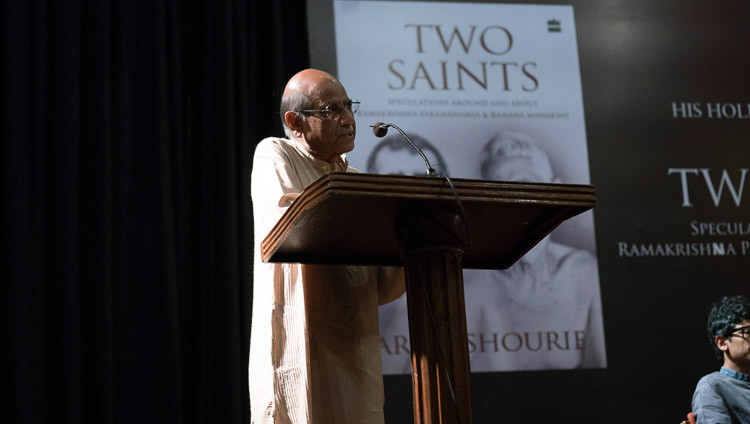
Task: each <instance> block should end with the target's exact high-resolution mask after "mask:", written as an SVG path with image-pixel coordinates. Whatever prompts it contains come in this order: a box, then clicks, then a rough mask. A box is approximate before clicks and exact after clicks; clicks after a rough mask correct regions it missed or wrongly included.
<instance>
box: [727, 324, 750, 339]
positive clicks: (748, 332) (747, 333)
mask: <svg viewBox="0 0 750 424" xmlns="http://www.w3.org/2000/svg"><path fill="white" fill-rule="evenodd" d="M734 333H740V337H742V338H743V339H745V340H750V325H745V326H743V327H737V328H735V329H734V330H732V331H730V332H729V334H727V337H729V336H730V335H732V334H734Z"/></svg>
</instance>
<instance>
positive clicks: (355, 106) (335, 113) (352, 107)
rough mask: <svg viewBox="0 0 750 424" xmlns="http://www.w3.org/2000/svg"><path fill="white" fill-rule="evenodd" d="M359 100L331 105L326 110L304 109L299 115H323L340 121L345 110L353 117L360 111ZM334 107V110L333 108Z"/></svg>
mask: <svg viewBox="0 0 750 424" xmlns="http://www.w3.org/2000/svg"><path fill="white" fill-rule="evenodd" d="M360 103H362V102H360V101H359V100H357V99H349V100H347V101H346V102H344V103H331V104H329V105H326V108H325V109H302V110H298V111H297V112H299V113H322V114H323V115H324V116H325V118H326V119H338V118H340V117H341V113H342V112H343V111H344V109H346V110H348V111H349V112H351V114H352V115H354V114H356V113H357V111H358V110H359V105H360ZM332 107H333V108H332Z"/></svg>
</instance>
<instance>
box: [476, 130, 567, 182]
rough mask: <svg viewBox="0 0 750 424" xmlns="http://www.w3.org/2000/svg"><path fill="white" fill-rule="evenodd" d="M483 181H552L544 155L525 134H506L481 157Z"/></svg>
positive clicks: (487, 146)
mask: <svg viewBox="0 0 750 424" xmlns="http://www.w3.org/2000/svg"><path fill="white" fill-rule="evenodd" d="M480 158H481V159H480V163H479V166H480V170H481V174H482V178H484V179H486V180H497V181H520V182H541V183H549V182H553V180H554V178H553V174H552V165H550V162H549V159H548V158H547V154H546V153H545V152H544V150H542V149H541V148H540V147H539V146H538V145H537V144H536V142H535V141H534V139H533V138H531V137H530V136H528V135H526V134H521V133H517V132H511V131H505V132H503V133H500V134H499V135H497V136H495V137H494V138H493V139H492V140H490V141H489V142H488V143H487V144H486V145H485V146H484V149H483V150H482V153H481V154H480Z"/></svg>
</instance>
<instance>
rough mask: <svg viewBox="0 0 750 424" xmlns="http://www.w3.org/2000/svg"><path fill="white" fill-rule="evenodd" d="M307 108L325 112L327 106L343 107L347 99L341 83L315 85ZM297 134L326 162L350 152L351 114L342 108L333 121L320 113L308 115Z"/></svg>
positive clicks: (328, 80) (353, 129)
mask: <svg viewBox="0 0 750 424" xmlns="http://www.w3.org/2000/svg"><path fill="white" fill-rule="evenodd" d="M310 97H311V98H312V99H313V105H312V107H311V109H315V110H320V109H325V108H326V106H328V105H330V104H339V105H343V104H344V103H346V102H347V101H348V100H349V96H347V94H346V90H344V87H342V86H341V84H339V83H337V82H335V81H332V80H330V79H324V80H322V81H320V82H318V83H317V84H316V85H315V86H314V87H313V88H312V89H311V92H310ZM300 131H301V133H302V139H303V142H304V143H305V144H306V146H305V147H306V148H307V150H308V151H309V152H310V154H312V155H313V156H314V157H316V158H318V159H321V160H324V161H326V162H329V161H330V160H331V159H333V158H334V157H335V156H338V155H341V154H344V153H347V152H350V151H352V149H354V136H355V135H356V132H357V130H356V123H355V121H354V114H353V113H352V112H350V111H349V110H348V109H346V108H344V110H342V112H341V115H340V116H339V117H338V118H337V119H328V118H326V116H325V114H323V113H317V112H314V113H308V114H307V116H306V119H305V120H304V121H302V122H301V126H300Z"/></svg>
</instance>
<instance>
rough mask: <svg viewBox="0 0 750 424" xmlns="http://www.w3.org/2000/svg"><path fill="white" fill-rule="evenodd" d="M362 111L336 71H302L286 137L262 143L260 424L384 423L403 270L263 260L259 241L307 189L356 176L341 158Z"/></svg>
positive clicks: (290, 98) (257, 273) (256, 400)
mask: <svg viewBox="0 0 750 424" xmlns="http://www.w3.org/2000/svg"><path fill="white" fill-rule="evenodd" d="M358 107H359V102H357V101H356V100H352V99H350V98H349V96H348V95H347V93H346V90H345V89H344V87H343V85H341V83H340V82H339V81H338V80H337V79H336V78H335V77H333V76H332V75H330V74H328V73H326V72H323V71H320V70H316V69H306V70H304V71H301V72H299V73H297V74H296V75H294V76H293V77H292V78H291V79H290V80H289V82H288V83H287V85H286V88H285V89H284V94H283V96H282V99H281V107H280V114H281V121H282V125H283V127H284V132H285V133H286V136H287V138H276V137H269V138H266V139H264V140H263V141H261V142H260V143H259V144H258V147H257V148H256V150H255V156H254V159H253V171H252V187H251V191H252V200H253V217H254V226H255V265H254V266H255V268H254V282H253V322H252V330H251V337H250V362H249V380H250V410H251V422H252V423H254V424H270V423H273V424H280V423H284V424H286V423H294V424H299V423H315V424H335V423H347V424H348V423H357V424H360V423H363V424H369V423H378V424H382V423H383V420H384V419H383V401H384V395H383V376H382V369H381V362H380V338H379V330H378V306H379V305H381V304H384V303H387V302H390V301H391V300H394V299H396V298H398V297H399V296H400V295H401V294H402V293H403V292H404V277H403V272H402V270H401V269H396V268H382V267H365V266H338V265H302V264H271V263H263V262H261V260H260V242H261V241H262V240H263V238H264V237H265V236H266V235H267V234H268V232H269V231H270V229H271V228H272V227H273V226H274V224H276V222H277V221H278V220H279V218H280V217H281V215H282V214H283V213H284V211H286V209H287V208H288V207H289V206H290V205H291V204H292V202H293V201H294V199H296V198H297V197H298V196H299V194H300V193H301V192H302V190H303V189H304V188H305V187H306V186H307V185H309V184H310V183H312V182H313V181H315V180H316V179H318V178H319V177H320V176H322V175H324V174H326V173H328V172H334V171H340V172H358V171H357V170H355V169H353V168H351V167H349V165H348V162H347V159H346V155H345V153H347V152H350V151H351V150H352V149H354V137H355V135H356V122H355V120H354V114H355V113H356V112H357V108H358Z"/></svg>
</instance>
